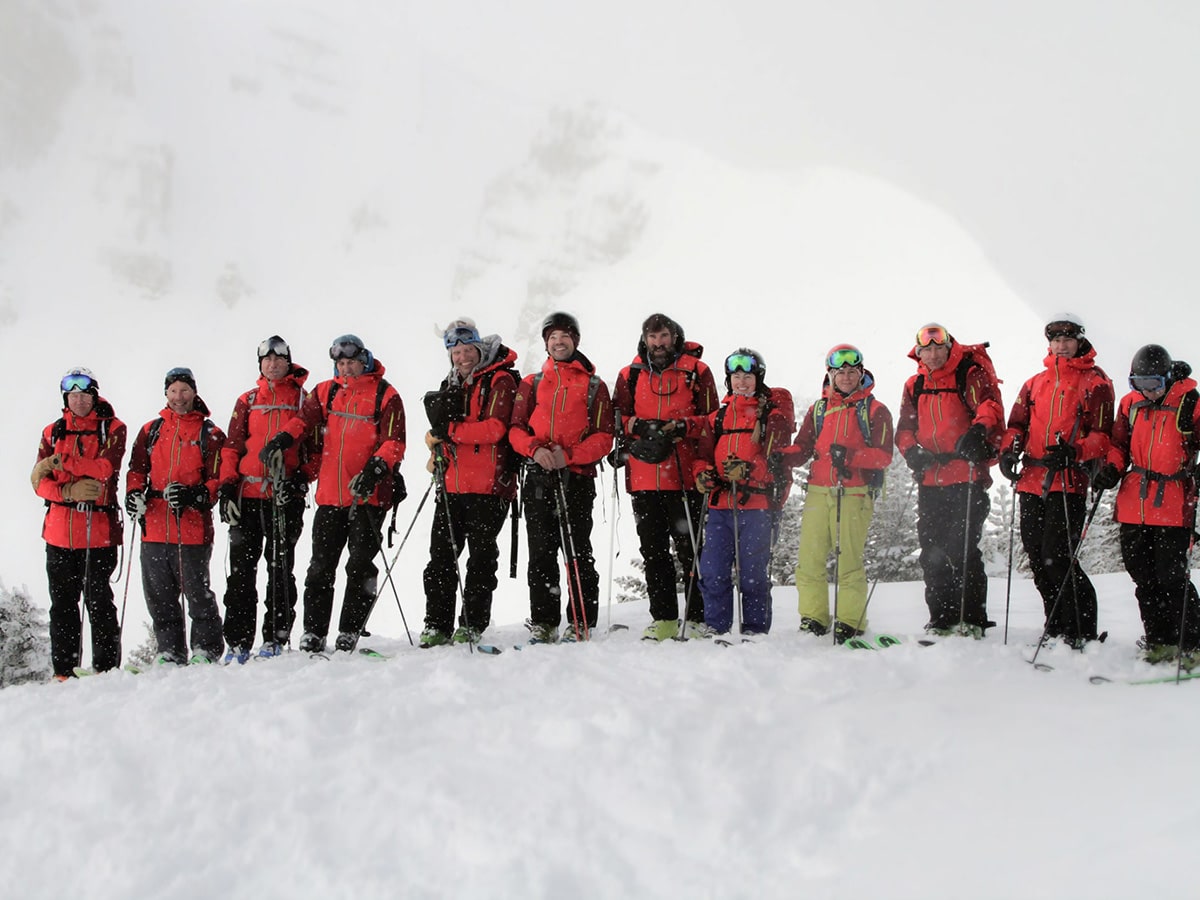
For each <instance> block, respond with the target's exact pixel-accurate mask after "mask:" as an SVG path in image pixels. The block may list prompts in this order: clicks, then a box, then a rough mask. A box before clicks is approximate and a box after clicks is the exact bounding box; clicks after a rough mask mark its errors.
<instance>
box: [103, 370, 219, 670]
mask: <svg viewBox="0 0 1200 900" xmlns="http://www.w3.org/2000/svg"><path fill="white" fill-rule="evenodd" d="M163 390H164V391H165V393H166V397H167V405H166V406H165V407H163V410H162V412H161V413H159V417H158V418H157V419H154V420H152V421H150V422H147V423H146V424H145V425H143V426H142V428H141V430H140V431H139V432H138V434H137V437H136V438H135V439H134V442H133V450H132V452H131V453H130V455H129V472H128V473H127V474H126V477H125V510H126V512H128V513H129V516H130V518H132V519H137V520H138V521H139V522H140V523H141V526H142V555H141V560H142V589H143V591H144V592H145V595H146V606H147V608H148V609H149V611H150V618H151V619H152V620H153V623H154V636H155V638H156V639H157V641H158V650H159V656H158V662H159V663H175V664H176V665H185V664H186V663H188V662H192V663H212V662H216V661H217V660H219V659H220V658H221V652H222V651H223V650H224V649H225V642H224V640H223V639H222V637H221V611H220V609H219V608H218V607H217V598H216V595H215V594H213V592H212V588H211V587H209V562H210V560H211V559H212V543H213V521H212V505H213V499H214V497H215V494H216V489H217V473H218V472H219V471H220V459H221V446H222V445H223V444H224V443H225V435H224V433H222V431H221V429H220V428H218V427H217V426H216V425H214V424H213V422H212V420H211V419H209V418H208V414H209V413H208V407H207V406H206V405H205V403H204V400H203V399H201V397H200V396H199V395H198V394H197V393H196V378H195V376H194V375H193V374H192V370H191V369H187V368H183V367H179V368H174V369H171V370H170V371H169V372H167V375H166V378H165V379H164V381H163ZM181 600H186V603H187V612H188V614H189V615H190V616H191V619H192V643H191V647H192V653H191V657H190V658H189V656H188V653H187V634H186V629H185V627H184V610H183V607H182V605H181Z"/></svg>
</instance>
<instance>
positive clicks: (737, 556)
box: [729, 480, 743, 634]
mask: <svg viewBox="0 0 1200 900" xmlns="http://www.w3.org/2000/svg"><path fill="white" fill-rule="evenodd" d="M729 491H730V499H729V507H730V511H731V512H732V513H733V586H734V589H735V590H736V591H737V604H736V605H735V607H734V609H735V611H736V612H737V630H738V634H741V633H742V615H743V609H742V546H741V544H742V541H741V534H740V529H739V526H738V491H737V482H736V481H734V480H730V482H729Z"/></svg>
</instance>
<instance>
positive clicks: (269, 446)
mask: <svg viewBox="0 0 1200 900" xmlns="http://www.w3.org/2000/svg"><path fill="white" fill-rule="evenodd" d="M294 443H296V439H295V438H294V437H292V436H291V435H290V434H288V433H287V432H286V431H281V432H279V434H277V435H275V437H273V438H271V439H270V440H269V441H267V442H266V443H265V444H264V445H263V448H262V450H260V451H259V452H258V459H259V462H261V463H262V464H263V465H264V466H266V467H267V471H268V472H282V471H283V453H284V451H285V450H287V449H288V447H290V446H292V444H294Z"/></svg>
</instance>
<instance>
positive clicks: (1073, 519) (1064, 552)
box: [1021, 491, 1096, 642]
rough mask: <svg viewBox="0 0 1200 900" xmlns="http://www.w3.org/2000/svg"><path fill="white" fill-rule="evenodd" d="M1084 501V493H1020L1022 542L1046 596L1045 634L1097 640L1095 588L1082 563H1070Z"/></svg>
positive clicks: (1035, 576) (1081, 518)
mask: <svg viewBox="0 0 1200 900" xmlns="http://www.w3.org/2000/svg"><path fill="white" fill-rule="evenodd" d="M1064 498H1065V503H1064ZM1086 501H1087V498H1086V497H1085V496H1084V495H1083V494H1063V493H1061V492H1059V491H1055V492H1053V493H1050V494H1047V495H1046V496H1045V497H1042V496H1040V495H1039V494H1024V493H1023V494H1021V546H1022V547H1024V548H1025V554H1026V556H1028V557H1029V567H1030V569H1032V570H1033V583H1034V584H1035V585H1036V586H1037V589H1038V593H1039V594H1041V595H1042V606H1043V608H1044V610H1045V613H1046V633H1047V634H1048V635H1059V636H1061V637H1064V638H1066V639H1067V640H1068V641H1072V642H1076V641H1079V640H1085V641H1094V640H1095V639H1096V589H1095V588H1094V587H1093V586H1092V582H1091V580H1090V579H1089V578H1088V577H1087V575H1086V574H1084V572H1083V569H1081V568H1080V567H1079V564H1078V562H1076V563H1075V564H1074V565H1072V564H1071V557H1072V551H1073V550H1074V549H1075V548H1076V547H1078V546H1079V538H1080V535H1081V534H1082V532H1083V520H1084V518H1085V517H1086V513H1085V511H1084V507H1085V506H1086ZM1068 578H1069V580H1068ZM1060 591H1061V593H1062V597H1061V599H1059V600H1058V608H1057V609H1055V600H1056V598H1058V597H1059V592H1060Z"/></svg>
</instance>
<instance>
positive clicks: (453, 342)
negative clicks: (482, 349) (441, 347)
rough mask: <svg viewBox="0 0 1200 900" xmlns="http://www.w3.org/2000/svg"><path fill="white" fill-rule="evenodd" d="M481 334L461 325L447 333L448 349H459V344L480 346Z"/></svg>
mask: <svg viewBox="0 0 1200 900" xmlns="http://www.w3.org/2000/svg"><path fill="white" fill-rule="evenodd" d="M478 343H479V332H478V331H476V330H475V329H474V328H467V327H466V326H465V325H460V326H459V327H458V328H455V329H453V330H452V331H447V332H446V349H447V350H450V349H451V348H453V347H457V346H458V345H459V344H478Z"/></svg>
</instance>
